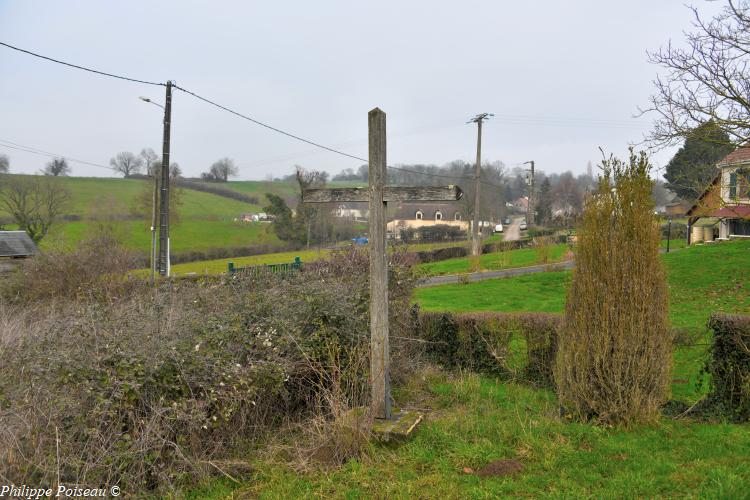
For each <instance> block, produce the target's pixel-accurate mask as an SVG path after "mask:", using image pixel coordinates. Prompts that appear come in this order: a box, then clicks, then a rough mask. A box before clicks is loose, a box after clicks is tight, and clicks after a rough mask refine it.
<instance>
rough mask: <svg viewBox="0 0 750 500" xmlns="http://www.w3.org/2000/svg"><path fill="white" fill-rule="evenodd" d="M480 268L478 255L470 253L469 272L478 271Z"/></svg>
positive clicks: (480, 262)
mask: <svg viewBox="0 0 750 500" xmlns="http://www.w3.org/2000/svg"><path fill="white" fill-rule="evenodd" d="M481 270H482V261H481V259H480V258H479V256H478V255H471V256H470V257H469V272H470V273H478V272H479V271H481Z"/></svg>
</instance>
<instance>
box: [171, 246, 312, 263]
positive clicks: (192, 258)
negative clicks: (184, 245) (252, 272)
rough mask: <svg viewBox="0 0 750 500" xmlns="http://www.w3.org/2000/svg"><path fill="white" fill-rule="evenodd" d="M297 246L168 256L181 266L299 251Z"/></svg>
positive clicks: (250, 248)
mask: <svg viewBox="0 0 750 500" xmlns="http://www.w3.org/2000/svg"><path fill="white" fill-rule="evenodd" d="M300 248H302V245H299V244H284V245H279V244H266V245H252V246H250V245H248V246H241V247H212V248H205V249H203V250H189V251H186V252H179V253H175V254H172V255H171V256H170V261H171V263H172V264H183V263H185V262H196V261H200V260H214V259H228V258H232V257H249V256H251V255H262V254H266V253H275V252H292V251H294V250H299V249H300Z"/></svg>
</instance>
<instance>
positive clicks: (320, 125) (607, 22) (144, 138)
mask: <svg viewBox="0 0 750 500" xmlns="http://www.w3.org/2000/svg"><path fill="white" fill-rule="evenodd" d="M697 6H698V7H699V9H700V10H701V11H702V12H704V13H706V14H707V15H711V14H712V13H713V12H716V11H717V10H718V9H719V7H720V5H717V3H706V2H700V3H698V4H697ZM690 21H691V12H690V11H689V10H688V9H687V8H686V7H685V5H684V1H683V0H659V1H653V0H629V1H627V2H622V1H620V2H615V1H604V0H590V1H589V0H577V1H573V0H571V1H566V2H560V1H536V2H507V1H466V0H464V1H460V2H459V1H454V2H444V1H435V0H419V1H406V0H401V1H390V0H385V1H384V0H381V1H378V2H364V1H351V0H349V1H344V0H338V1H324V0H320V1H315V2H310V1H299V2H240V1H236V2H227V1H210V2H209V1H186V0H179V1H178V0H174V1H159V2H155V1H148V2H147V1H137V0H129V1H126V2H104V1H100V0H97V1H76V0H69V1H64V2H62V1H20V0H19V1H10V0H0V41H3V42H6V43H10V44H12V45H16V46H19V47H22V48H25V49H28V50H31V51H34V52H38V53H42V54H45V55H48V56H50V57H54V58H58V59H62V60H65V61H70V62H73V63H76V64H80V65H84V66H89V67H92V68H96V69H99V70H102V71H107V72H112V73H118V74H123V75H127V76H131V77H134V78H138V79H144V80H152V81H160V82H163V81H166V80H167V79H173V80H175V81H176V82H177V84H179V85H181V86H183V87H185V88H187V89H190V90H193V91H194V92H196V93H198V94H201V95H204V96H206V97H208V98H210V99H213V100H216V101H218V102H219V103H221V104H224V105H226V106H229V107H232V108H234V109H236V110H238V111H240V112H242V113H245V114H248V115H250V116H253V117H255V118H257V119H259V120H262V121H264V122H267V123H269V124H271V125H273V126H276V127H279V128H283V129H286V130H289V131H290V132H292V133H295V134H298V135H301V136H303V137H306V138H309V139H311V140H314V141H317V142H321V143H323V144H326V145H330V146H333V147H337V148H341V149H342V150H344V151H346V152H349V153H351V154H354V155H357V156H364V157H366V156H367V137H366V134H367V111H368V110H370V109H371V108H373V107H375V106H378V107H380V108H381V109H383V110H384V111H385V112H386V113H387V115H388V141H389V143H388V147H389V149H388V162H389V164H392V165H393V164H399V163H435V164H443V163H446V162H448V161H451V160H455V159H463V160H467V161H472V159H473V158H474V155H475V145H476V128H475V127H474V126H472V125H466V124H465V122H466V121H467V119H468V118H470V117H471V116H472V115H474V114H476V113H479V112H484V111H487V112H492V113H495V114H496V116H495V118H494V119H492V120H491V121H490V122H488V123H487V124H486V125H485V128H484V131H485V134H484V143H483V157H484V158H485V159H487V160H491V161H494V160H501V161H503V162H505V163H506V164H508V165H513V164H515V163H518V162H522V161H525V160H531V159H533V160H536V162H537V166H538V168H540V169H542V170H545V171H547V172H561V171H564V170H568V169H570V170H573V171H576V172H582V171H584V170H585V167H586V163H587V162H588V161H592V162H594V163H596V162H597V161H598V159H599V158H600V153H599V150H598V148H599V146H601V147H603V148H604V149H605V150H606V151H608V152H615V153H616V154H619V155H621V156H622V155H624V154H625V152H626V148H627V145H628V143H629V142H636V141H639V140H640V139H641V138H642V135H643V133H644V132H646V131H647V130H648V128H649V126H650V120H649V119H643V118H641V119H633V118H632V116H633V115H634V114H635V112H636V111H637V108H638V106H645V105H647V104H648V96H649V95H650V93H651V91H652V86H651V81H652V79H653V78H654V76H655V75H656V72H657V68H656V67H654V66H652V65H650V64H649V63H648V61H647V55H646V51H647V50H653V49H656V48H658V47H659V46H660V45H663V44H665V43H666V42H667V41H669V40H670V39H672V40H674V41H676V42H680V43H681V42H682V39H683V37H682V31H683V30H685V29H688V28H689V24H690ZM141 95H143V96H147V97H150V98H152V99H154V100H157V101H159V102H161V101H163V99H164V96H163V88H162V87H151V86H144V85H141V84H135V83H130V82H123V81H118V80H113V79H109V78H105V77H100V76H97V75H93V74H89V73H85V72H81V71H78V70H74V69H70V68H66V67H63V66H60V65H57V64H53V63H49V62H46V61H42V60H40V59H36V58H33V57H30V56H27V55H24V54H20V53H18V52H15V51H12V50H10V49H7V48H5V47H0V110H1V112H0V116H2V119H0V140H2V141H12V142H14V143H17V144H22V145H24V146H31V147H34V148H38V149H42V150H46V151H49V152H53V153H58V154H61V155H65V156H68V157H73V158H78V159H83V160H88V161H91V162H95V163H101V164H105V165H107V164H108V162H109V159H110V158H111V157H112V156H113V155H114V154H115V153H117V152H118V151H133V152H138V151H139V150H140V149H141V148H142V147H145V146H150V147H152V148H154V149H155V150H157V151H159V149H160V144H161V114H160V113H161V110H159V109H158V108H156V107H154V106H151V105H149V104H147V103H144V102H141V101H139V100H138V96H141ZM173 106H174V108H173V129H172V144H173V146H172V147H173V156H172V158H173V161H177V162H178V163H180V165H181V166H182V168H183V171H184V173H185V174H186V175H198V174H199V173H200V172H202V171H204V170H207V169H208V166H210V164H211V163H212V162H213V161H214V160H216V159H218V158H220V157H224V156H228V157H231V158H234V159H235V161H236V162H237V164H238V166H239V167H240V175H239V178H240V179H263V178H265V177H267V176H268V175H269V174H270V175H274V176H278V175H283V174H287V173H289V172H291V171H292V168H293V165H295V164H300V165H302V166H304V167H307V168H315V169H325V170H328V171H330V172H332V173H335V172H338V171H339V170H341V169H342V168H346V167H353V168H355V169H356V168H357V167H358V166H359V165H360V162H357V161H356V160H351V159H347V158H343V157H340V156H338V155H335V154H332V153H329V152H325V151H316V150H315V148H312V147H311V146H309V145H307V144H303V143H299V142H296V141H293V140H291V139H289V138H287V137H284V136H281V135H278V134H275V133H273V132H270V131H268V130H266V129H264V128H261V127H258V126H257V125H253V124H251V123H249V122H246V121H243V120H241V119H239V118H236V117H234V116H232V115H230V114H228V113H225V112H222V111H220V110H218V109H216V108H213V107H211V106H208V105H206V104H205V103H202V102H200V101H197V100H196V99H194V98H193V97H191V96H189V95H186V94H184V93H181V92H176V93H175V96H174V101H173ZM0 152H2V153H5V154H8V155H9V156H10V157H11V170H12V171H15V172H26V173H32V172H35V171H38V170H39V169H41V168H42V167H43V166H44V164H45V163H46V162H47V161H48V160H49V158H46V157H43V156H38V155H34V154H30V153H26V152H22V151H18V150H13V149H7V148H5V147H1V146H0ZM672 153H673V151H662V152H659V153H656V154H655V156H654V160H655V163H656V164H658V165H663V164H664V163H666V162H667V161H668V160H669V158H670V157H671V154H672ZM71 165H72V167H73V175H81V176H82V175H92V176H111V175H112V172H110V171H108V170H105V169H102V168H97V167H93V166H86V165H81V164H76V163H71Z"/></svg>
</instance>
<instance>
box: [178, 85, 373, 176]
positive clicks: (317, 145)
mask: <svg viewBox="0 0 750 500" xmlns="http://www.w3.org/2000/svg"><path fill="white" fill-rule="evenodd" d="M174 88H176V89H178V90H181V91H183V92H185V93H186V94H190V95H191V96H193V97H195V98H196V99H199V100H201V101H203V102H205V103H208V104H210V105H212V106H215V107H217V108H219V109H222V110H224V111H226V112H228V113H231V114H233V115H235V116H239V117H240V118H243V119H245V120H248V121H250V122H253V123H255V124H256V125H260V126H261V127H265V128H267V129H269V130H273V131H274V132H278V133H279V134H283V135H285V136H287V137H291V138H292V139H296V140H298V141H301V142H304V143H307V144H310V145H312V146H315V147H317V148H321V149H325V150H326V151H330V152H332V153H336V154H339V155H341V156H346V157H348V158H353V159H355V160H359V161H363V162H365V163H367V162H368V161H367V160H366V159H364V158H362V157H360V156H355V155H352V154H349V153H345V152H343V151H339V150H338V149H334V148H331V147H328V146H324V145H323V144H319V143H317V142H314V141H311V140H308V139H305V138H304V137H300V136H298V135H295V134H292V133H291V132H287V131H285V130H281V129H280V128H276V127H273V126H271V125H268V124H267V123H263V122H262V121H260V120H256V119H255V118H251V117H249V116H247V115H244V114H242V113H240V112H238V111H234V110H233V109H229V108H227V107H226V106H222V105H221V104H218V103H216V102H214V101H212V100H210V99H207V98H205V97H202V96H200V95H198V94H196V93H195V92H191V91H190V90H187V89H184V88H182V87H180V86H179V85H175V86H174Z"/></svg>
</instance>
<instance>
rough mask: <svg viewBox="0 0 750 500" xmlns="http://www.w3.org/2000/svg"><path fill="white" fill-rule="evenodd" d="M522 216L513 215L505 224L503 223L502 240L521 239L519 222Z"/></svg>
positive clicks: (522, 219) (521, 220)
mask: <svg viewBox="0 0 750 500" xmlns="http://www.w3.org/2000/svg"><path fill="white" fill-rule="evenodd" d="M523 221H524V218H523V217H514V218H513V219H511V223H510V224H508V225H507V226H505V225H503V241H516V240H520V239H521V229H520V226H521V222H523Z"/></svg>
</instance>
